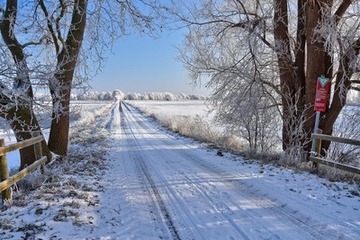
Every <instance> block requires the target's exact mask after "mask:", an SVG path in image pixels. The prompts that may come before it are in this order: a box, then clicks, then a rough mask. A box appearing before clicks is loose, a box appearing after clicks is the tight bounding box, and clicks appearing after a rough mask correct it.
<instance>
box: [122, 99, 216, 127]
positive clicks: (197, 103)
mask: <svg viewBox="0 0 360 240" xmlns="http://www.w3.org/2000/svg"><path fill="white" fill-rule="evenodd" d="M128 103H130V104H131V105H133V106H136V107H138V108H140V109H141V110H142V111H144V112H147V113H154V114H159V115H165V116H168V117H172V118H177V117H182V116H191V117H196V116H199V117H200V118H201V119H203V120H205V121H207V122H209V123H212V122H213V118H214V113H209V110H210V108H209V107H208V105H207V104H206V102H205V101H203V100H194V101H128Z"/></svg>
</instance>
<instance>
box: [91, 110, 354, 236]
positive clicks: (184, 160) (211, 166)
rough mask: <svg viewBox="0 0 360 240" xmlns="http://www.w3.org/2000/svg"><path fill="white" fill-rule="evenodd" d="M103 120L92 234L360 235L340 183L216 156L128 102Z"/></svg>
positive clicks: (350, 198) (350, 200)
mask: <svg viewBox="0 0 360 240" xmlns="http://www.w3.org/2000/svg"><path fill="white" fill-rule="evenodd" d="M110 119H111V122H109V124H108V126H109V127H110V128H111V130H112V138H111V139H110V149H109V153H108V156H107V158H108V159H109V161H110V163H109V169H108V171H107V174H106V175H105V176H104V179H103V182H102V184H103V186H104V192H103V193H102V194H100V202H101V207H100V208H99V210H98V214H97V215H98V216H99V217H97V219H96V224H95V227H94V229H93V231H92V235H93V236H94V237H99V238H100V239H360V210H359V209H360V201H359V197H358V196H352V195H347V193H348V192H347V191H346V190H344V189H341V188H342V185H341V184H340V183H339V184H335V185H331V183H330V182H328V181H327V180H323V179H319V178H317V177H316V176H313V175H310V174H308V173H301V174H298V173H294V172H293V171H291V170H287V169H283V168H275V167H273V166H270V165H262V164H259V163H256V162H255V163H254V162H252V161H249V160H248V161H246V160H243V159H241V158H240V157H235V156H231V155H230V154H225V156H223V157H221V156H217V155H216V150H209V149H206V148H204V147H202V146H201V145H200V144H198V143H194V142H193V141H191V140H188V139H185V138H182V137H180V136H178V135H176V134H173V133H169V132H167V131H166V130H164V129H163V128H162V127H161V126H159V125H158V124H157V123H156V122H155V121H154V120H153V119H151V118H149V117H146V116H144V115H142V114H141V113H140V112H139V111H138V110H137V109H135V108H132V107H131V106H129V105H124V104H122V105H121V107H120V108H117V107H116V108H114V110H113V111H112V116H111V118H110ZM334 186H335V187H334ZM334 188H339V190H336V189H335V190H334Z"/></svg>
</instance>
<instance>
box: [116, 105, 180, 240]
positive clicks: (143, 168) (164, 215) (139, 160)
mask: <svg viewBox="0 0 360 240" xmlns="http://www.w3.org/2000/svg"><path fill="white" fill-rule="evenodd" d="M124 106H125V108H126V109H127V110H128V111H129V110H130V109H129V108H128V107H127V106H126V105H124ZM122 112H123V114H122V117H123V121H122V123H123V124H124V125H125V122H126V123H127V124H126V127H125V126H123V130H124V132H125V134H126V135H127V136H128V138H127V140H128V141H129V144H130V145H133V146H134V147H135V148H137V149H138V151H137V152H138V153H139V154H136V155H135V158H136V160H137V164H139V167H140V169H141V171H142V173H143V174H144V175H145V178H146V180H147V182H148V183H149V185H150V189H148V192H149V193H150V194H151V197H152V198H153V199H155V200H156V201H153V202H154V203H155V204H156V205H157V206H158V209H159V211H160V213H161V216H162V218H163V220H164V221H165V223H166V227H167V228H168V230H169V232H170V234H171V236H172V238H173V239H179V240H180V239H181V238H180V236H179V233H178V230H177V229H176V228H175V225H174V222H173V220H172V218H171V215H170V213H169V211H168V209H167V208H166V206H165V203H164V201H163V199H162V197H161V194H160V192H159V190H158V188H157V187H156V184H155V182H154V180H153V178H152V176H151V175H150V173H149V170H148V169H147V166H146V165H145V162H144V158H143V156H141V154H140V153H141V152H142V150H143V149H142V148H141V145H140V144H139V142H138V140H137V138H136V135H135V133H134V131H133V129H132V127H131V121H130V120H129V118H128V115H127V114H126V113H125V111H124V109H122ZM129 136H130V137H129Z"/></svg>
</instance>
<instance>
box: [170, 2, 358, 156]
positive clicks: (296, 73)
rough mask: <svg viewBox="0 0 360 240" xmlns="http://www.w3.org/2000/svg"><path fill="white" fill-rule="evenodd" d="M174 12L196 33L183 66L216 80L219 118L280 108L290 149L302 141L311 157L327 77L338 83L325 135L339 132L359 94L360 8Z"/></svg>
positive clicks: (185, 8)
mask: <svg viewBox="0 0 360 240" xmlns="http://www.w3.org/2000/svg"><path fill="white" fill-rule="evenodd" d="M173 5H174V7H173V9H174V10H173V14H174V16H176V18H177V19H178V20H180V21H181V22H182V25H185V26H187V27H188V29H189V31H188V33H187V35H186V37H185V40H184V47H183V49H182V51H181V55H180V59H181V60H182V61H183V62H184V64H185V66H186V67H187V69H188V70H189V72H190V73H191V76H192V79H194V80H195V81H198V80H201V77H204V76H205V77H208V78H209V79H210V81H209V83H208V87H209V88H211V89H212V90H213V94H212V100H213V102H214V104H215V107H216V108H217V109H218V110H219V111H218V113H219V115H220V116H221V115H228V116H229V115H233V119H237V118H238V117H241V116H248V115H246V114H245V115H243V113H244V112H246V111H247V110H246V109H248V110H249V112H253V109H258V110H261V109H266V108H269V107H276V106H278V110H279V114H280V116H281V118H282V120H283V121H282V122H283V127H282V142H283V149H284V150H287V149H289V148H291V147H292V146H293V145H294V144H295V143H294V141H297V143H296V144H298V146H301V148H303V149H305V150H308V149H309V144H308V142H309V138H310V134H311V132H312V131H313V126H314V119H315V114H314V110H313V104H314V100H315V86H316V81H317V78H318V77H319V76H321V75H323V76H325V77H328V78H329V79H330V80H331V85H332V92H331V96H330V102H329V105H328V108H327V112H326V113H324V114H322V116H321V121H320V128H321V129H322V130H323V133H325V134H331V133H332V129H333V125H334V122H335V120H336V119H337V117H338V115H339V113H340V111H341V109H342V108H343V107H344V106H345V103H346V98H347V94H348V91H349V90H350V89H351V88H354V89H358V84H359V81H358V80H354V79H355V78H354V76H356V75H357V74H358V72H359V57H358V55H359V50H360V31H359V30H360V29H359V27H360V15H359V13H360V11H359V10H360V2H359V1H351V0H299V1H292V0H290V1H286V0H273V1H270V0H256V1H250V0H236V1H234V0H222V1H215V0H210V1H196V2H195V1H194V2H192V3H188V2H185V1H174V2H173ZM253 98H255V99H264V100H263V101H257V100H255V101H254V100H253ZM259 103H261V104H260V105H259ZM264 103H265V104H264ZM259 113H261V111H260V112H259ZM256 115H257V113H255V115H254V117H256ZM230 119H231V118H230ZM294 133H296V134H295V135H296V137H294Z"/></svg>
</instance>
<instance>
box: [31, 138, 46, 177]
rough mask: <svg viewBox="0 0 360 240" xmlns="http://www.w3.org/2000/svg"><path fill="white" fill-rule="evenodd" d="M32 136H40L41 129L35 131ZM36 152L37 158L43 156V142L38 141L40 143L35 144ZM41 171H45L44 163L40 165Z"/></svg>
mask: <svg viewBox="0 0 360 240" xmlns="http://www.w3.org/2000/svg"><path fill="white" fill-rule="evenodd" d="M32 136H33V137H38V136H40V132H39V131H36V132H33V134H32ZM34 154H35V159H36V160H39V159H40V158H41V157H42V156H43V154H42V146H41V142H38V143H36V144H34ZM40 171H41V173H42V174H44V173H45V170H44V165H41V166H40Z"/></svg>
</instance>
